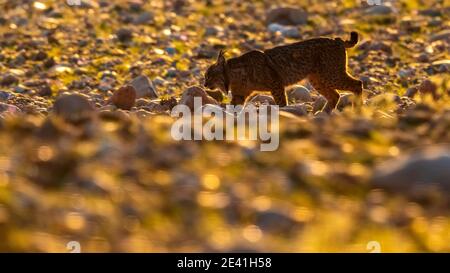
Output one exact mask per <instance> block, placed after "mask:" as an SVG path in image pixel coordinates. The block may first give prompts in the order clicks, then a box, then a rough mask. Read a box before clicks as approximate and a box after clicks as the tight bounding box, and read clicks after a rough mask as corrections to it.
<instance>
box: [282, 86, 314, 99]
mask: <svg viewBox="0 0 450 273" xmlns="http://www.w3.org/2000/svg"><path fill="white" fill-rule="evenodd" d="M287 93H288V99H289V101H296V102H297V101H299V102H310V101H312V97H311V92H310V91H309V90H308V88H306V87H304V86H302V85H295V86H293V87H292V88H290V89H288V91H287Z"/></svg>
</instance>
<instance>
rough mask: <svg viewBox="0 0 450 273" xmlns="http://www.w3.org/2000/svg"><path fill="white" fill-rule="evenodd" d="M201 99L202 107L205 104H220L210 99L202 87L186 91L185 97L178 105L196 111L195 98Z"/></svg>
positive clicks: (194, 87)
mask: <svg viewBox="0 0 450 273" xmlns="http://www.w3.org/2000/svg"><path fill="white" fill-rule="evenodd" d="M196 97H200V98H201V105H205V104H215V105H219V103H218V102H217V101H216V100H215V99H213V98H212V97H210V96H209V95H208V94H207V93H206V92H205V90H203V88H202V87H200V86H191V87H189V88H188V89H186V91H184V93H183V95H182V96H181V99H180V101H179V103H178V104H181V105H187V106H188V107H189V108H190V109H191V110H195V109H194V98H196Z"/></svg>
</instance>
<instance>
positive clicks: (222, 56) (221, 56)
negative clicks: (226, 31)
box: [217, 49, 225, 63]
mask: <svg viewBox="0 0 450 273" xmlns="http://www.w3.org/2000/svg"><path fill="white" fill-rule="evenodd" d="M217 62H218V63H222V62H225V50H223V49H221V50H220V51H219V56H217Z"/></svg>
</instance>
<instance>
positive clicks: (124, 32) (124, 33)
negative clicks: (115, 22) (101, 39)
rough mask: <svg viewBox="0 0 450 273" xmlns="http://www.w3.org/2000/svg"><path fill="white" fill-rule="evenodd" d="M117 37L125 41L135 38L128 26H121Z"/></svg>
mask: <svg viewBox="0 0 450 273" xmlns="http://www.w3.org/2000/svg"><path fill="white" fill-rule="evenodd" d="M116 36H117V39H118V40H119V41H120V42H122V43H124V42H128V41H130V40H131V39H133V32H132V31H131V30H130V29H128V28H121V29H119V30H118V31H117V32H116Z"/></svg>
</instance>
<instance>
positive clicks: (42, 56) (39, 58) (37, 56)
mask: <svg viewBox="0 0 450 273" xmlns="http://www.w3.org/2000/svg"><path fill="white" fill-rule="evenodd" d="M47 57H48V55H47V53H45V52H44V51H41V50H39V51H38V52H37V53H36V54H35V55H34V56H33V57H32V59H33V61H43V60H45V59H47Z"/></svg>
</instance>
